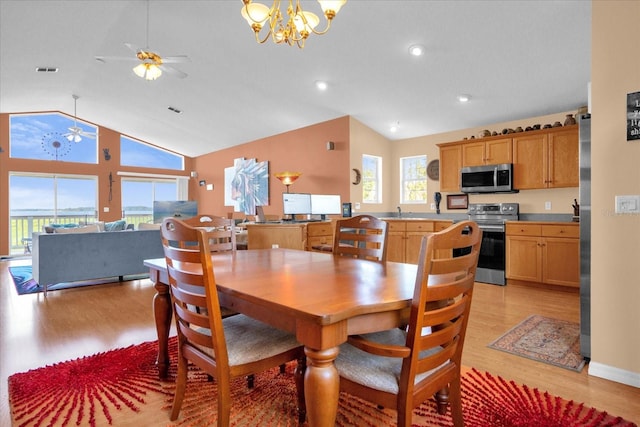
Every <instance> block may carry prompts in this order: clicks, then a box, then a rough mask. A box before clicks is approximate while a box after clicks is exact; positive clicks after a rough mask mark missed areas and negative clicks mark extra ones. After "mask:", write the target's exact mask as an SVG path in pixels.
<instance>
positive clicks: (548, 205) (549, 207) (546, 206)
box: [544, 202, 551, 211]
mask: <svg viewBox="0 0 640 427" xmlns="http://www.w3.org/2000/svg"><path fill="white" fill-rule="evenodd" d="M544 209H545V210H546V211H550V210H551V202H544Z"/></svg>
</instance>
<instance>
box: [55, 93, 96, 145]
mask: <svg viewBox="0 0 640 427" xmlns="http://www.w3.org/2000/svg"><path fill="white" fill-rule="evenodd" d="M71 96H72V97H73V126H71V127H70V128H69V132H68V133H65V134H63V135H62V136H64V137H65V138H67V139H68V140H69V141H73V142H80V141H82V137H83V136H86V137H87V138H92V139H95V137H96V134H95V133H93V132H85V131H84V130H83V129H82V128H81V127H79V126H78V114H77V109H76V105H77V102H78V98H80V97H79V96H78V95H71Z"/></svg>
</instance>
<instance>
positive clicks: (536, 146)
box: [513, 125, 580, 190]
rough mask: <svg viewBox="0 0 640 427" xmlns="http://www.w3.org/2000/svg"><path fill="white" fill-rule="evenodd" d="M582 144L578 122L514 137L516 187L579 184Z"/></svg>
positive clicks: (526, 188)
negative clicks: (579, 151)
mask: <svg viewBox="0 0 640 427" xmlns="http://www.w3.org/2000/svg"><path fill="white" fill-rule="evenodd" d="M578 147H579V146H578V126H575V125H572V126H567V127H561V128H552V129H546V130H545V131H536V132H532V133H524V134H519V135H518V136H514V137H513V164H514V166H513V175H514V178H513V182H514V188H517V189H518V190H528V189H540V188H560V187H577V186H578V185H579V171H580V170H579V164H578Z"/></svg>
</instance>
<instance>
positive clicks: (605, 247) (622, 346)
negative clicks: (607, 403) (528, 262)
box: [589, 1, 640, 387]
mask: <svg viewBox="0 0 640 427" xmlns="http://www.w3.org/2000/svg"><path fill="white" fill-rule="evenodd" d="M639 17H640V2H638V1H606V2H605V1H593V2H592V65H591V78H592V83H591V84H592V86H591V87H592V89H591V95H592V110H591V112H592V114H593V119H592V123H591V126H592V130H591V132H592V133H591V139H592V143H591V156H592V158H591V164H592V175H591V176H592V230H591V232H592V233H591V238H592V245H591V301H592V305H591V307H592V310H591V332H592V335H591V336H592V359H591V360H592V362H591V364H590V365H589V373H590V374H593V375H598V376H604V377H608V378H612V377H618V380H620V381H621V382H627V383H633V384H634V385H635V386H637V387H640V339H639V338H640V309H638V307H639V304H640V263H639V262H638V260H639V255H640V215H616V214H614V200H615V199H614V198H615V195H625V194H640V168H639V167H638V163H639V161H640V140H635V141H626V128H625V125H626V123H625V116H626V99H627V94H628V93H632V92H637V91H640V55H638V54H637V53H638V37H637V28H638V18H639ZM613 379H615V378H613ZM630 379H631V380H632V381H629V380H630ZM625 380H626V381H625Z"/></svg>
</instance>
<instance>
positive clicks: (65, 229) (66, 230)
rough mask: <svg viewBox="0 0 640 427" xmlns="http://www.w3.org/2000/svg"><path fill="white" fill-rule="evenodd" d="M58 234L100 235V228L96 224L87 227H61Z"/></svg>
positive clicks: (57, 230)
mask: <svg viewBox="0 0 640 427" xmlns="http://www.w3.org/2000/svg"><path fill="white" fill-rule="evenodd" d="M55 230H56V234H71V233H98V232H100V228H99V227H98V226H97V225H96V224H92V225H87V226H85V227H73V228H69V227H60V228H56V229H55Z"/></svg>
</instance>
